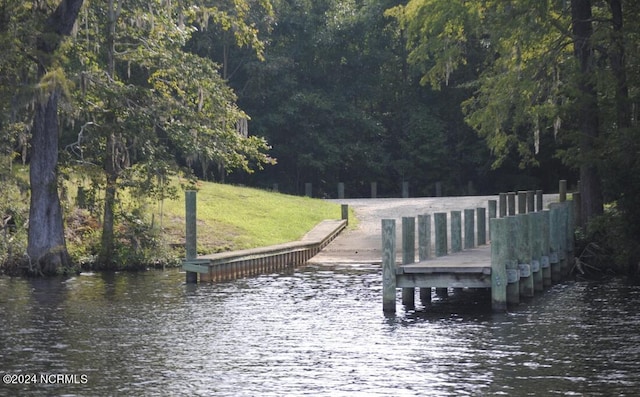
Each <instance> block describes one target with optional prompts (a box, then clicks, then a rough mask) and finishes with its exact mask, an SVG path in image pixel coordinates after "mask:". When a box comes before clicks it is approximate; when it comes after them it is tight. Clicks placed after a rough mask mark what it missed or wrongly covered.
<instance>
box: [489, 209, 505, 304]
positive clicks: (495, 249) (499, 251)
mask: <svg viewBox="0 0 640 397" xmlns="http://www.w3.org/2000/svg"><path fill="white" fill-rule="evenodd" d="M489 227H490V229H491V230H492V235H493V237H494V239H493V240H492V241H491V308H492V310H493V311H494V312H504V311H506V310H507V284H508V278H507V263H508V261H509V244H510V241H509V239H510V233H509V225H508V223H507V219H505V218H491V219H489Z"/></svg>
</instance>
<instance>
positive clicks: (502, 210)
mask: <svg viewBox="0 0 640 397" xmlns="http://www.w3.org/2000/svg"><path fill="white" fill-rule="evenodd" d="M498 207H499V208H498V209H499V213H498V216H499V217H500V218H504V217H505V216H507V193H500V194H499V195H498Z"/></svg>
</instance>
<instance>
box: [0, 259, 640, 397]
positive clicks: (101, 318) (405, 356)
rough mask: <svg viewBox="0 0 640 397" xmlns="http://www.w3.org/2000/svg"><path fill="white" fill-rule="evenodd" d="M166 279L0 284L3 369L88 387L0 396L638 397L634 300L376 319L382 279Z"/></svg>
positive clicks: (576, 292) (586, 288) (613, 287)
mask: <svg viewBox="0 0 640 397" xmlns="http://www.w3.org/2000/svg"><path fill="white" fill-rule="evenodd" d="M183 280H184V275H183V274H180V273H178V272H177V271H169V272H147V273H136V274H87V275H81V276H77V277H74V278H71V279H65V280H62V279H57V280H20V279H9V278H0V315H1V316H2V319H3V321H2V323H0V334H1V336H2V338H1V339H0V362H1V364H0V372H2V373H3V375H4V374H23V375H24V374H31V373H35V374H50V373H54V374H76V375H81V374H84V375H87V382H86V384H85V383H78V384H53V385H43V384H35V385H2V387H0V395H16V394H20V395H34V396H36V395H38V396H39V395H48V394H67V395H96V396H100V395H103V396H111V395H122V396H125V395H126V396H128V395H136V396H138V395H140V396H154V395H157V396H165V395H184V396H193V395H202V396H206V395H220V396H239V395H246V396H253V395H256V396H258V395H259V396H265V395H266V396H270V395H272V396H281V395H304V394H307V395H331V396H340V395H348V396H359V395H361V396H370V395H374V396H375V395H379V396H387V395H393V396H398V395H407V396H413V395H430V396H438V395H440V396H451V395H509V396H513V395H515V396H518V395H550V394H551V395H553V394H557V395H588V396H593V395H596V396H597V395H602V396H609V395H633V394H634V393H636V391H637V390H639V389H640V373H639V372H638V371H637V370H636V369H637V368H638V365H639V364H640V333H639V332H638V330H639V327H640V312H639V311H638V309H637V308H638V307H639V305H640V287H638V286H633V285H627V284H625V283H623V282H621V281H612V282H610V283H607V284H603V285H592V284H588V283H566V284H561V285H557V286H556V287H554V288H552V289H550V290H548V291H546V292H545V293H544V294H542V295H540V296H538V297H536V298H534V299H533V301H532V302H528V303H525V304H521V305H520V306H519V307H517V308H515V309H514V310H513V311H512V312H510V313H505V314H493V313H491V311H490V302H489V295H488V292H487V291H464V292H462V293H461V294H459V295H456V296H452V297H450V298H448V299H444V300H442V299H439V298H437V297H435V296H434V297H433V303H432V304H431V305H429V306H428V307H422V306H418V307H417V308H416V309H415V310H410V311H404V310H402V309H400V310H399V311H398V315H395V316H385V315H383V313H382V302H381V290H382V285H381V282H380V280H381V276H380V271H379V268H378V267H375V266H360V267H321V266H309V267H305V268H301V269H298V270H296V271H293V272H290V273H286V274H272V275H265V276H260V277H256V278H249V279H242V280H237V281H234V282H228V283H220V284H213V285H200V286H193V285H185V284H184V283H183Z"/></svg>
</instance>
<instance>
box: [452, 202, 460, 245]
mask: <svg viewBox="0 0 640 397" xmlns="http://www.w3.org/2000/svg"><path fill="white" fill-rule="evenodd" d="M460 251H462V212H461V211H451V252H460Z"/></svg>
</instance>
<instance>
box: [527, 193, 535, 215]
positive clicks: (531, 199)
mask: <svg viewBox="0 0 640 397" xmlns="http://www.w3.org/2000/svg"><path fill="white" fill-rule="evenodd" d="M535 211H536V192H535V190H527V212H535Z"/></svg>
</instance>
